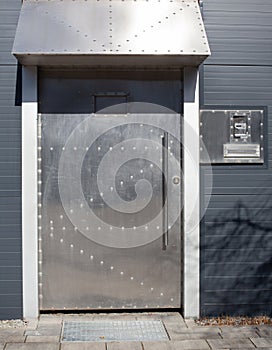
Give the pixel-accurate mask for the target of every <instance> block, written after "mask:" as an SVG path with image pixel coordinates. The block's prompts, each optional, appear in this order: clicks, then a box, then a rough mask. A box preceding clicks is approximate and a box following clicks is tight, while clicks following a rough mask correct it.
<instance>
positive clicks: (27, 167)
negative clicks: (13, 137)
mask: <svg viewBox="0 0 272 350" xmlns="http://www.w3.org/2000/svg"><path fill="white" fill-rule="evenodd" d="M37 100H38V96H37V67H26V66H23V68H22V241H23V247H22V249H23V316H24V318H25V319H30V318H37V317H38V316H39V297H38V221H37V219H38V203H37V202H38V201H37V198H38V193H37V116H38V101H37Z"/></svg>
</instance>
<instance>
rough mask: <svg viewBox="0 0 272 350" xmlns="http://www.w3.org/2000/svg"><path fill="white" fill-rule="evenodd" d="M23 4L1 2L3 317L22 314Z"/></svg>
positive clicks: (0, 294)
mask: <svg viewBox="0 0 272 350" xmlns="http://www.w3.org/2000/svg"><path fill="white" fill-rule="evenodd" d="M20 7H21V0H1V1H0V319H4V318H18V317H21V316H22V262H21V261H22V247H21V246H22V238H21V237H22V233H21V114H20V107H17V106H15V96H16V78H17V63H16V60H15V58H14V57H13V56H12V55H11V48H12V44H13V40H14V35H15V30H16V24H17V20H18V16H19V12H20Z"/></svg>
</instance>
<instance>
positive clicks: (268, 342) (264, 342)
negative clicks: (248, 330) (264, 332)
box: [250, 338, 272, 348]
mask: <svg viewBox="0 0 272 350" xmlns="http://www.w3.org/2000/svg"><path fill="white" fill-rule="evenodd" d="M250 340H251V341H252V343H253V344H255V346H256V347H257V348H265V347H272V338H251V339H250Z"/></svg>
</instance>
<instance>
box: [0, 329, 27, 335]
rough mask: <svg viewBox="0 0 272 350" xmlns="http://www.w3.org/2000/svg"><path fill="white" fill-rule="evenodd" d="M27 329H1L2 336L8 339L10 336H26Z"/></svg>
mask: <svg viewBox="0 0 272 350" xmlns="http://www.w3.org/2000/svg"><path fill="white" fill-rule="evenodd" d="M25 330H26V328H0V336H1V337H2V336H4V337H8V336H12V335H14V336H18V335H24V332H25Z"/></svg>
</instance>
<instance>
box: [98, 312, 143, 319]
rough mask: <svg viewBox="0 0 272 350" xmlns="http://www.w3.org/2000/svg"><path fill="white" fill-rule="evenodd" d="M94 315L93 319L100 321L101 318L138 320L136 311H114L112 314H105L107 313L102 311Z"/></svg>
mask: <svg viewBox="0 0 272 350" xmlns="http://www.w3.org/2000/svg"><path fill="white" fill-rule="evenodd" d="M92 317H93V320H95V321H99V320H116V321H118V320H120V321H122V320H125V321H128V320H133V321H134V320H136V319H137V314H136V313H124V314H123V313H122V314H120V313H112V314H105V313H102V314H93V315H92Z"/></svg>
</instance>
